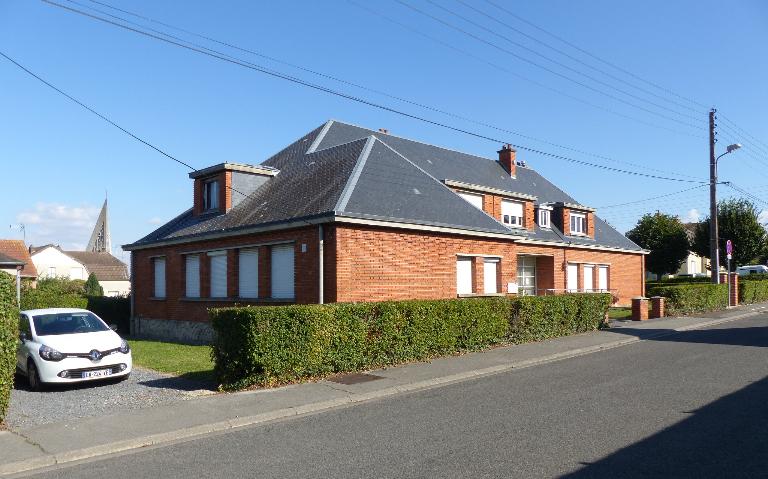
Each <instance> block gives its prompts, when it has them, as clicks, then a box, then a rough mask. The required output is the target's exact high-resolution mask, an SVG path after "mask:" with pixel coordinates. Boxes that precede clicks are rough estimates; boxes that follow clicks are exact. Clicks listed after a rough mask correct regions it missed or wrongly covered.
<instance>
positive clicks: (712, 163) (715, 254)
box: [709, 108, 720, 284]
mask: <svg viewBox="0 0 768 479" xmlns="http://www.w3.org/2000/svg"><path fill="white" fill-rule="evenodd" d="M716 112H717V110H715V109H714V108H712V109H711V110H709V258H710V270H711V271H712V283H714V284H720V248H719V247H718V244H717V241H718V238H717V158H716V157H715V142H716V141H717V140H716V139H715V113H716Z"/></svg>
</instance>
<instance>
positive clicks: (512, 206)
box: [501, 200, 525, 228]
mask: <svg viewBox="0 0 768 479" xmlns="http://www.w3.org/2000/svg"><path fill="white" fill-rule="evenodd" d="M517 209H519V210H520V211H519V216H518V215H517V214H515V211H513V210H517ZM524 215H525V204H523V203H522V202H520V201H512V200H501V222H502V223H504V224H505V225H507V226H508V227H510V228H525V223H524V222H523V216H524Z"/></svg>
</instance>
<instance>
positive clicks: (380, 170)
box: [123, 121, 647, 340]
mask: <svg viewBox="0 0 768 479" xmlns="http://www.w3.org/2000/svg"><path fill="white" fill-rule="evenodd" d="M515 155H516V152H515V150H514V149H513V148H512V147H511V146H509V145H505V146H504V147H503V148H502V149H501V150H500V151H499V152H498V159H494V160H489V159H487V158H482V157H479V156H475V155H470V154H466V153H460V152H457V151H454V150H450V149H446V148H441V147H438V146H433V145H429V144H426V143H422V142H418V141H414V140H409V139H405V138H400V137H397V136H394V135H390V134H389V133H388V132H386V131H374V130H369V129H365V128H361V127H357V126H353V125H349V124H345V123H342V122H338V121H329V122H327V123H325V124H324V125H320V126H319V127H318V128H316V129H315V130H313V131H311V132H309V133H307V134H305V135H304V136H302V137H301V138H299V139H298V140H296V141H295V142H293V143H292V144H290V145H289V146H287V147H286V148H285V149H283V150H282V151H280V152H279V153H277V154H276V155H274V156H272V157H271V158H269V159H267V160H266V161H265V162H264V163H262V164H260V165H244V164H235V163H222V164H218V165H214V166H211V167H209V168H205V169H202V170H198V171H194V172H192V173H190V175H189V176H190V178H191V179H192V180H193V187H192V188H191V190H192V191H191V193H192V198H191V200H192V201H191V208H190V209H188V210H187V211H185V212H183V213H181V214H180V215H179V216H178V217H176V218H174V219H173V220H171V221H170V222H168V223H167V224H165V225H163V226H161V227H160V228H158V229H157V230H156V231H154V232H152V233H150V234H149V235H148V236H146V237H144V238H141V239H139V240H137V241H136V242H134V243H132V244H129V245H125V246H124V247H123V249H125V250H127V251H130V252H131V267H132V274H131V279H132V281H133V290H132V292H133V303H134V308H133V312H134V317H133V325H134V330H135V331H136V332H138V333H139V334H143V335H158V336H173V337H176V338H178V339H185V340H206V339H210V337H211V332H210V326H209V324H208V322H207V319H208V313H207V310H208V308H211V307H220V306H225V305H232V304H236V303H239V304H254V305H270V304H281V303H282V304H286V303H288V304H290V303H327V302H354V301H383V300H401V299H436V298H456V297H471V296H493V295H503V294H520V295H545V294H556V293H562V292H565V291H586V292H594V291H609V290H610V291H611V292H613V293H614V294H615V295H616V297H617V298H618V300H619V303H620V304H629V303H630V301H631V298H632V297H633V296H640V295H642V294H643V292H644V291H643V288H644V282H643V276H644V263H645V261H644V260H645V254H646V253H647V251H644V250H643V249H642V248H640V247H639V246H638V245H636V244H635V243H633V242H632V241H630V240H629V239H627V238H626V237H625V236H624V235H622V234H621V233H619V232H618V231H616V230H615V229H614V228H613V227H611V226H610V225H609V224H607V223H606V222H605V221H603V220H602V219H600V218H599V217H598V216H597V214H596V212H595V209H594V208H590V207H589V206H585V205H583V204H580V203H579V202H577V201H576V200H575V199H573V198H572V197H570V196H569V195H568V194H566V193H565V192H563V191H562V190H561V189H559V188H558V187H557V186H555V185H553V184H552V183H550V182H549V181H547V180H546V179H545V178H544V177H542V176H541V175H540V174H539V173H537V172H536V171H534V170H533V169H531V168H528V167H527V166H526V165H525V164H524V163H522V162H519V161H517V160H516V156H515Z"/></svg>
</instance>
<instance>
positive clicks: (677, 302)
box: [646, 283, 728, 316]
mask: <svg viewBox="0 0 768 479" xmlns="http://www.w3.org/2000/svg"><path fill="white" fill-rule="evenodd" d="M646 294H647V296H664V297H665V298H667V300H666V302H665V305H664V309H665V312H666V314H667V315H668V316H682V315H686V314H692V313H702V312H706V311H715V310H718V309H725V307H726V306H727V305H728V285H727V284H712V283H697V284H677V285H671V286H655V287H652V288H648V291H646Z"/></svg>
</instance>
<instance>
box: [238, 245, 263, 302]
mask: <svg viewBox="0 0 768 479" xmlns="http://www.w3.org/2000/svg"><path fill="white" fill-rule="evenodd" d="M239 258H240V260H239V261H240V262H239V269H238V276H237V277H238V282H239V285H238V291H239V292H238V296H240V297H241V298H258V297H259V250H256V249H242V250H240V254H239Z"/></svg>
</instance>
